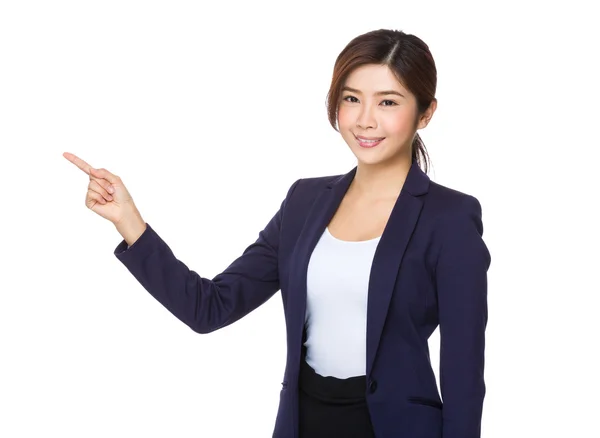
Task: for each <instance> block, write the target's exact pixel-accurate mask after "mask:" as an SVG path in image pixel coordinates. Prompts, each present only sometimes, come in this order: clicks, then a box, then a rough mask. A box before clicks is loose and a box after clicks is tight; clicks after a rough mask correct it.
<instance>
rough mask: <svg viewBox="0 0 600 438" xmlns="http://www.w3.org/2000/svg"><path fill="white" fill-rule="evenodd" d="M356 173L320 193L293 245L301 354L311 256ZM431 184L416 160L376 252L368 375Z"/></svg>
mask: <svg viewBox="0 0 600 438" xmlns="http://www.w3.org/2000/svg"><path fill="white" fill-rule="evenodd" d="M355 174H356V167H354V168H353V169H352V170H351V171H350V172H348V173H347V174H345V175H341V176H340V177H338V178H336V179H334V180H333V181H331V182H330V183H329V184H327V185H326V186H325V187H324V188H323V190H321V191H320V193H319V194H317V197H316V199H315V201H314V203H313V205H312V207H311V209H310V211H309V212H308V214H307V217H306V221H305V222H304V227H303V229H302V231H301V233H300V236H299V237H298V240H297V243H296V246H295V248H294V257H293V259H294V262H293V263H292V267H291V270H290V287H291V288H293V290H291V291H290V294H289V296H288V297H289V302H288V305H289V309H290V310H289V312H288V318H289V319H290V320H289V323H290V325H289V327H288V329H289V330H290V331H291V333H290V336H291V341H292V345H293V346H294V348H297V349H296V351H295V352H294V353H297V354H298V356H299V355H300V352H301V345H302V335H303V332H304V319H305V313H306V275H307V271H308V263H309V260H310V256H311V254H312V252H313V250H314V248H315V246H316V245H317V242H318V241H319V238H320V237H321V235H322V234H323V232H324V231H325V228H326V227H327V225H328V224H329V222H330V221H331V219H332V218H333V216H334V214H335V212H336V210H337V209H338V207H339V205H340V203H341V201H342V199H343V198H344V195H345V194H346V192H347V191H348V188H349V186H350V184H351V182H352V180H353V179H354V176H355ZM428 187H429V177H428V176H427V175H426V174H425V173H424V172H423V171H422V170H421V169H420V168H419V167H418V165H417V163H416V162H413V164H412V166H411V168H410V170H409V172H408V175H407V178H406V181H405V182H404V185H403V187H402V190H401V192H400V195H399V196H398V199H397V201H396V203H395V205H394V208H393V209H392V212H391V215H390V218H389V220H388V222H387V225H386V227H385V230H384V232H383V235H382V237H381V240H380V241H379V245H378V247H377V250H376V252H375V256H374V260H373V265H372V267H371V275H370V279H369V291H368V297H369V298H368V304H367V358H366V359H367V375H368V374H370V372H371V368H372V366H373V361H374V359H375V355H376V351H377V347H378V345H379V339H380V337H381V333H382V331H383V325H384V322H385V318H386V315H387V311H388V307H389V304H390V300H391V297H392V292H393V290H394V284H395V282H396V276H397V274H398V269H399V267H400V263H401V262H402V257H403V255H404V252H405V250H406V247H407V245H408V242H409V240H410V236H411V235H412V232H413V230H414V228H415V225H416V223H417V220H418V218H419V215H420V213H421V208H422V206H423V201H422V200H421V199H420V198H419V196H420V195H422V194H424V193H427V190H428ZM290 347H291V346H290ZM294 362H298V363H297V364H296V363H294V364H293V365H292V367H294V368H296V369H294V371H295V372H297V371H298V368H299V361H294Z"/></svg>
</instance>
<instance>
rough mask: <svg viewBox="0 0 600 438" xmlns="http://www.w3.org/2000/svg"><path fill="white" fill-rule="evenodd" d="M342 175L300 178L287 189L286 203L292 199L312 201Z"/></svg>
mask: <svg viewBox="0 0 600 438" xmlns="http://www.w3.org/2000/svg"><path fill="white" fill-rule="evenodd" d="M343 176H344V175H343V174H341V175H328V176H317V177H307V178H300V179H298V180H296V181H295V182H294V183H293V184H292V185H291V186H290V188H289V189H288V193H287V196H286V201H288V202H289V201H290V200H291V198H292V197H293V198H294V200H298V199H303V200H312V199H313V198H314V197H315V196H316V195H317V194H318V193H319V192H320V190H321V189H324V188H325V187H327V186H328V185H329V184H331V183H333V182H334V181H336V180H337V179H339V178H341V177H343Z"/></svg>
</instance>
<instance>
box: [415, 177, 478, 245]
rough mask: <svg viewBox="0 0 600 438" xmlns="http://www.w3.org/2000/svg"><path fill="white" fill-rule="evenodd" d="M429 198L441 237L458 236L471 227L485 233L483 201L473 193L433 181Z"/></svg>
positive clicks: (430, 207) (437, 231)
mask: <svg viewBox="0 0 600 438" xmlns="http://www.w3.org/2000/svg"><path fill="white" fill-rule="evenodd" d="M427 198H428V199H427V204H428V208H429V212H430V213H431V214H432V216H433V217H434V218H435V221H434V223H435V229H436V234H437V235H438V236H439V237H441V238H444V236H445V237H446V238H447V237H449V236H452V235H454V236H457V235H460V234H461V233H462V232H464V230H469V229H470V230H474V231H476V233H477V234H478V235H479V236H482V235H483V221H482V207H481V202H480V201H479V199H478V198H476V197H475V196H473V195H472V194H469V193H465V192H461V191H459V190H456V189H453V188H450V187H447V186H444V185H442V184H439V183H436V182H433V181H431V183H430V187H429V193H428V196H427Z"/></svg>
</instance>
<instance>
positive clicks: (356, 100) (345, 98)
mask: <svg viewBox="0 0 600 438" xmlns="http://www.w3.org/2000/svg"><path fill="white" fill-rule="evenodd" d="M349 99H354V100H349ZM343 100H345V101H346V102H353V103H354V102H358V99H357V98H356V97H354V96H346V97H344V99H343Z"/></svg>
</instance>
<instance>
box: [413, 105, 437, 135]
mask: <svg viewBox="0 0 600 438" xmlns="http://www.w3.org/2000/svg"><path fill="white" fill-rule="evenodd" d="M436 109H437V99H435V98H434V99H433V100H432V101H431V103H430V104H429V108H427V109H426V110H425V112H424V113H423V114H421V117H419V123H418V125H417V129H423V128H424V127H426V126H427V125H428V124H429V121H430V120H431V118H432V117H433V113H435V110H436Z"/></svg>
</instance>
